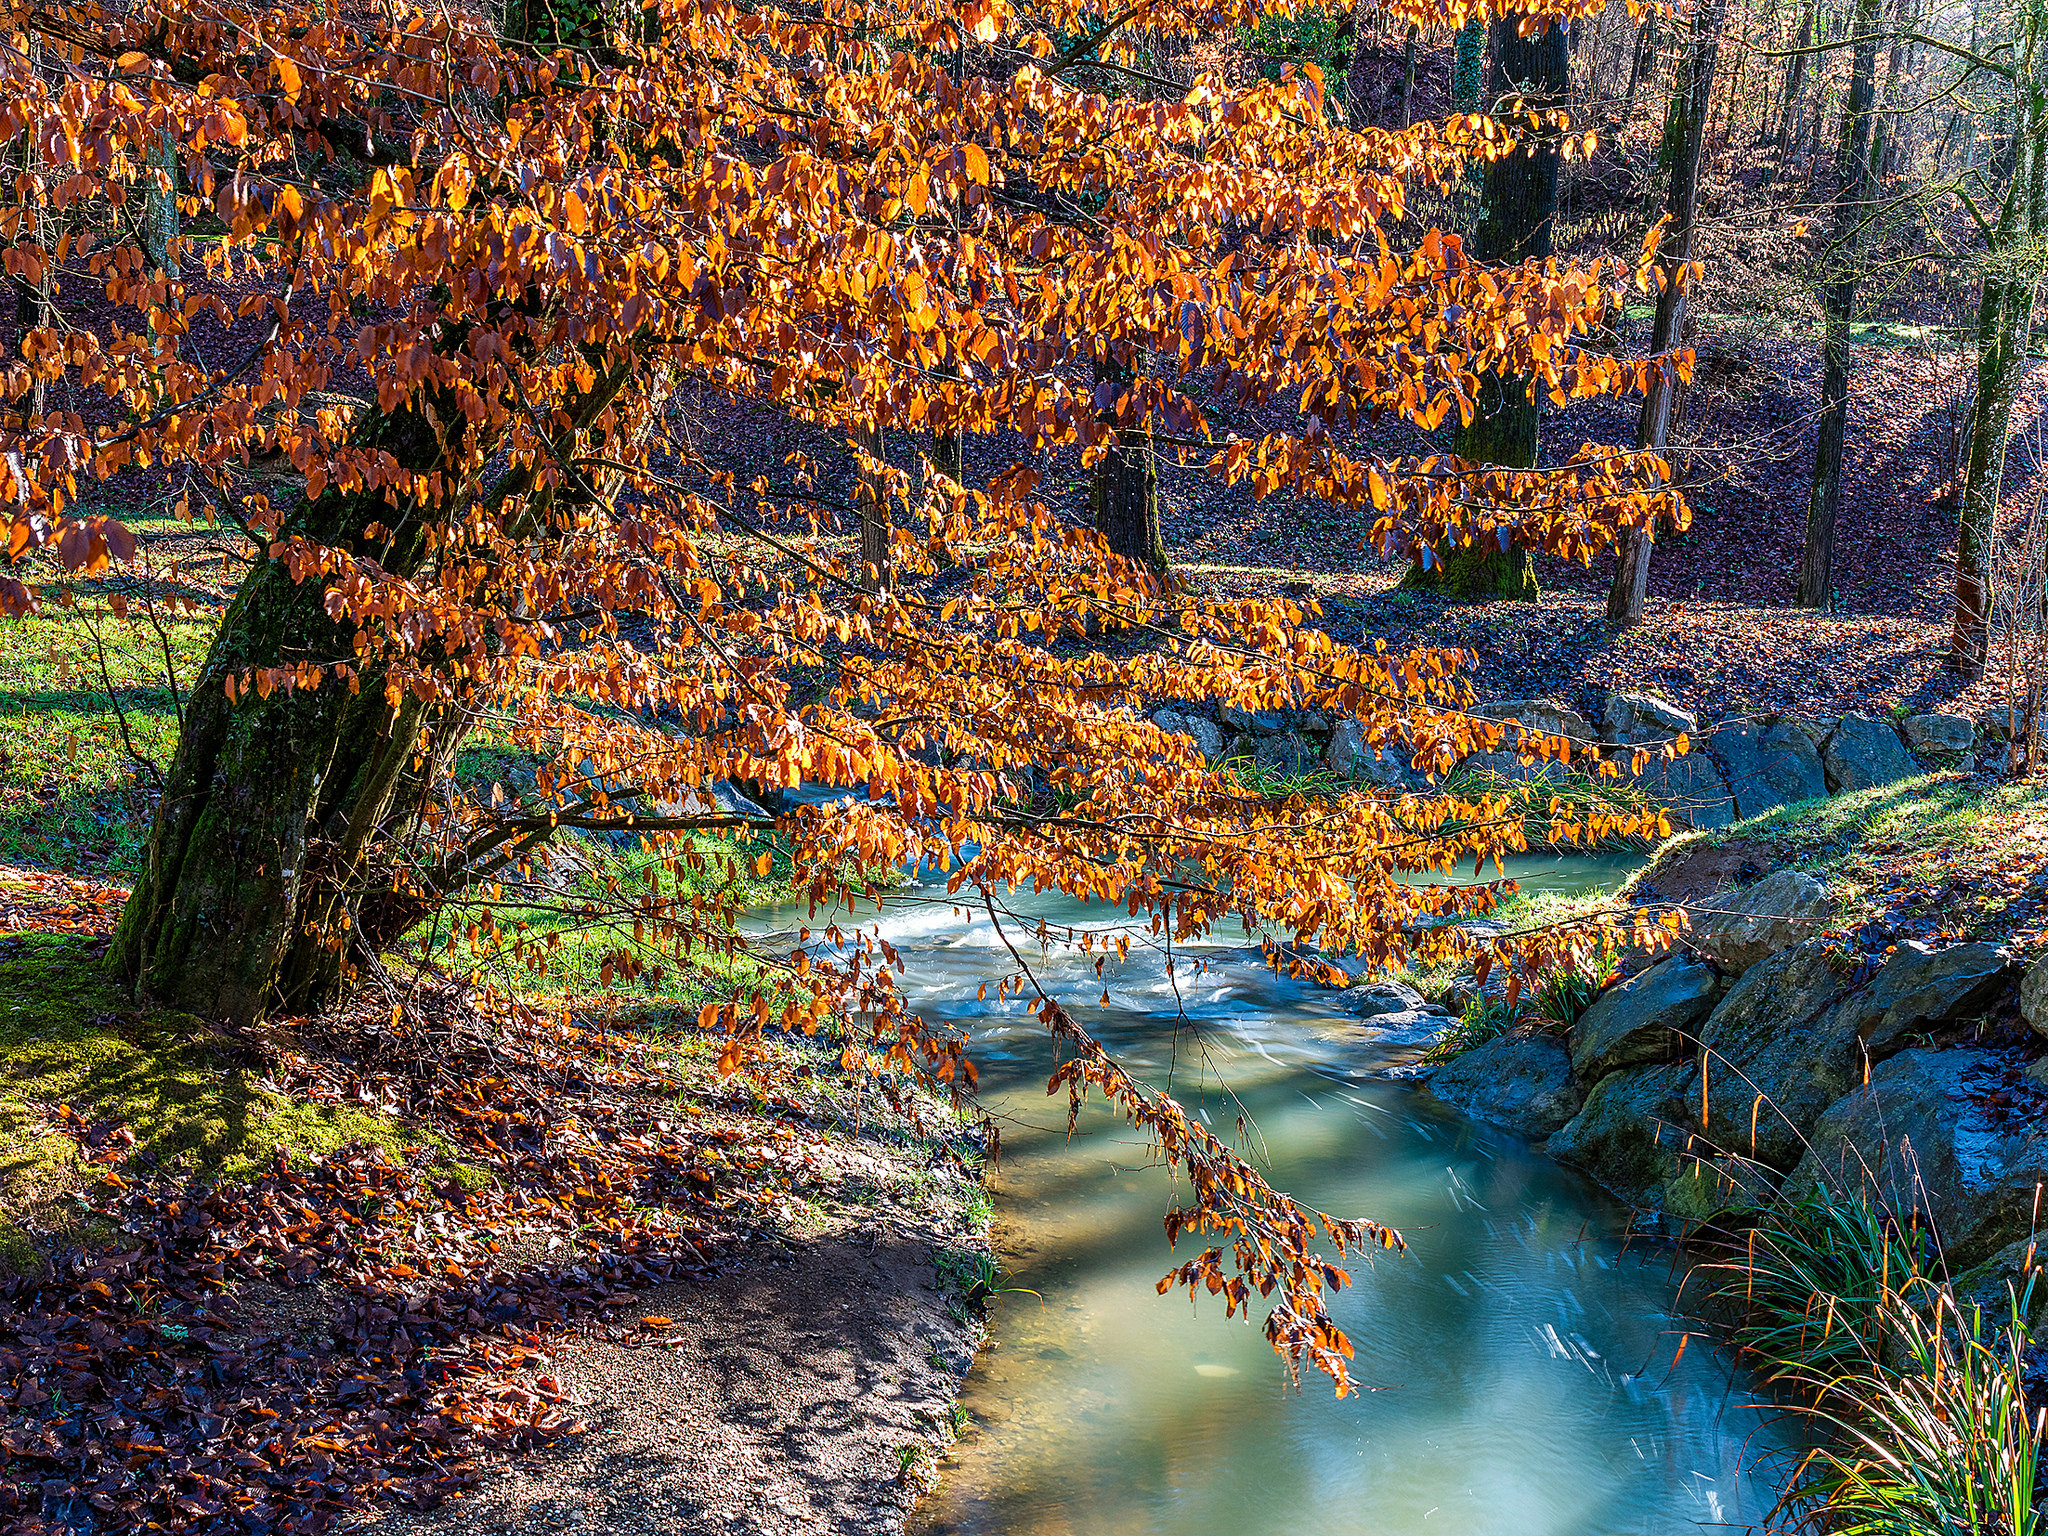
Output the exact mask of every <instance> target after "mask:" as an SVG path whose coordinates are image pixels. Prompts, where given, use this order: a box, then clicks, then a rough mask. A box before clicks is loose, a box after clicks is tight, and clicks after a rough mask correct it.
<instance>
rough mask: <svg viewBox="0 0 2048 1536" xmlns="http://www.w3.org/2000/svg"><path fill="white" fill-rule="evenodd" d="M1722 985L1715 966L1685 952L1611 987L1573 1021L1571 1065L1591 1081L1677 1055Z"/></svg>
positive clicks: (1710, 1008) (1686, 1045)
mask: <svg viewBox="0 0 2048 1536" xmlns="http://www.w3.org/2000/svg"><path fill="white" fill-rule="evenodd" d="M1721 990H1722V982H1721V978H1720V977H1719V976H1717V975H1716V974H1715V973H1714V970H1713V968H1712V967H1711V966H1705V965H1700V964H1698V963H1697V962H1695V961H1692V960H1688V959H1686V958H1685V957H1683V956H1678V957H1675V958H1673V959H1670V960H1666V961H1664V962H1663V963H1661V964H1659V965H1653V966H1651V967H1650V968H1649V969H1648V970H1646V971H1643V972H1642V973H1640V974H1639V975H1636V976H1633V977H1631V978H1630V979H1629V980H1627V981H1624V982H1622V983H1621V984H1620V985H1619V986H1614V987H1609V988H1608V989H1607V990H1606V991H1605V992H1603V993H1601V994H1600V996H1599V997H1598V998H1597V999H1595V1001H1594V1003H1593V1006H1592V1007H1590V1008H1588V1009H1587V1010H1586V1011H1585V1013H1584V1014H1583V1015H1581V1016H1580V1018H1579V1022H1578V1023H1576V1024H1574V1025H1573V1026H1572V1032H1571V1042H1572V1070H1573V1071H1574V1072H1576V1073H1578V1074H1579V1076H1580V1077H1582V1078H1587V1079H1589V1080H1590V1079H1598V1078H1602V1077H1605V1076H1606V1075H1607V1074H1608V1073H1610V1072H1617V1071H1620V1070H1621V1069H1622V1068H1623V1067H1637V1066H1643V1065H1645V1064H1647V1063H1651V1062H1661V1061H1672V1060H1675V1059H1676V1058H1678V1057H1679V1056H1682V1055H1684V1054H1685V1053H1686V1052H1687V1051H1688V1050H1690V1049H1691V1046H1692V1038H1691V1037H1692V1033H1693V1030H1694V1028H1695V1027H1696V1026H1697V1025H1698V1024H1699V1022H1700V1020H1702V1019H1704V1018H1705V1017H1706V1016H1707V1015H1708V1014H1709V1013H1710V1012H1712V1011H1713V1007H1714V1002H1715V999H1717V998H1718V997H1719V996H1720V995H1721Z"/></svg>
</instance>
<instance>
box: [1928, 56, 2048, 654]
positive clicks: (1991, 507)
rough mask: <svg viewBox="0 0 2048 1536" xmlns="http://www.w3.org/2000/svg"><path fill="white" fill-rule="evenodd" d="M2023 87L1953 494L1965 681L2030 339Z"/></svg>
mask: <svg viewBox="0 0 2048 1536" xmlns="http://www.w3.org/2000/svg"><path fill="white" fill-rule="evenodd" d="M2030 55H2031V50H2029V56H2030ZM2023 89H2024V90H2025V92H2026V94H2025V96H2024V97H2023V99H2022V101H2021V103H2020V108H2021V115H2020V123H2019V126H2018V128H2017V130H2016V131H2015V132H2014V134H2013V138H2014V141H2015V142H2014V145H2013V160H2014V175H2013V182H2012V186H2011V189H2010V190H2009V191H2008V193H2007V194H2006V199H2005V206H2004V208H2003V209H2002V210H2001V211H2000V214H1999V220H1998V228H1997V232H1996V239H1995V240H1994V241H1993V249H1992V253H1991V254H1992V256H1993V257H1994V258H2003V259H2002V260H1997V259H1995V260H1994V261H1993V263H1992V264H1991V265H1990V266H1989V267H1988V268H1987V269H1986V271H1985V274H1984V286H1983V289H1982V292H1981V295H1980V297H1979V300H1978V305H1977V398H1976V400H1975V401H1974V402H1972V404H1971V406H1970V423H1969V434H1970V437H1969V449H1968V452H1967V455H1966V457H1965V459H1964V463H1963V489H1962V494H1961V496H1960V497H1959V498H1958V500H1959V502H1960V504H1961V517H1960V521H1959V525H1958V527H1957V530H1956V601H1955V624H1954V628H1953V631H1952V632H1951V634H1950V637H1949V656H1948V659H1949V665H1950V666H1952V667H1954V668H1955V669H1956V670H1957V671H1959V672H1961V673H1962V674H1963V676H1964V677H1966V678H1969V679H1972V680H1974V679H1976V678H1978V677H1981V676H1982V675H1983V672H1984V661H1985V640H1986V635H1987V634H1988V632H1989V629H1990V624H1991V604H1992V600H1993V593H1992V590H1991V546H1992V539H1993V535H1994V533H1995V531H1996V523H1997V519H1998V502H1999V494H2000V490H2001V487H2002V484H2003V481H2004V477H2005V451H2006V442H2007V439H2008V437H2009V435H2010V434H2011V431H2012V411H2013V405H2014V403H2015V401H2016V400H2017V399H2018V396H2019V388H2020V381H2021V379H2022V378H2023V377H2024V376H2025V373H2026V367H2027V354H2028V351H2029V349H2030V347H2031V345H2032V342H2033V329H2034V272H2033V270H2032V268H2031V265H2030V264H2029V263H2028V262H2027V258H2026V257H2025V256H2024V255H2023V254H2022V253H2020V252H2017V251H2015V250H2014V249H2013V247H2015V246H2017V245H2020V244H2022V243H2030V242H2032V241H2034V240H2038V239H2039V238H2040V236H2041V234H2042V232H2043V230H2044V228H2048V101H2044V99H2043V90H2042V87H2040V86H2039V85H2037V84H2036V83H2034V82H2033V81H2032V80H2031V79H2030V80H2028V81H2026V82H2025V83H2024V86H2023ZM2015 265H2018V266H2019V267H2020V270H2019V271H2015V270H2014V267H2015Z"/></svg>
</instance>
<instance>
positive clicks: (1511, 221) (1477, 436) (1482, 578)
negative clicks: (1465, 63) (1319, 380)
mask: <svg viewBox="0 0 2048 1536" xmlns="http://www.w3.org/2000/svg"><path fill="white" fill-rule="evenodd" d="M1492 60H1493V62H1492V71H1491V74H1490V76H1489V78H1488V88H1489V90H1490V92H1491V94H1492V97H1493V99H1494V101H1495V102H1496V103H1500V104H1502V105H1503V106H1509V104H1512V105H1511V106H1509V110H1510V111H1515V112H1522V113H1527V114H1529V115H1530V116H1531V119H1532V123H1533V122H1534V121H1535V120H1538V119H1539V118H1540V117H1541V115H1542V114H1546V113H1554V112H1555V109H1556V108H1557V107H1559V106H1560V105H1561V104H1562V103H1563V102H1564V100H1565V98H1566V96H1567V95H1568V93H1569V92H1570V89H1571V52H1570V48H1569V46H1568V39H1567V36H1566V32H1565V24H1564V23H1563V22H1562V21H1557V22H1554V23H1542V22H1539V23H1538V24H1537V29H1536V30H1533V31H1532V32H1529V33H1526V34H1525V33H1524V31H1523V29H1522V22H1521V19H1520V18H1518V17H1515V16H1502V17H1499V18H1496V19H1495V21H1494V22H1493V25H1492ZM1558 159H1559V146H1558V142H1557V139H1556V137H1555V136H1554V134H1552V133H1544V132H1541V131H1540V130H1539V131H1533V132H1531V133H1529V135H1528V137H1527V138H1525V139H1524V141H1523V142H1522V143H1521V144H1520V145H1519V146H1518V147H1517V148H1516V150H1515V152H1514V153H1512V154H1507V155H1501V156H1498V157H1496V158H1494V159H1492V160H1489V161H1488V162H1487V165H1486V171H1485V180H1484V183H1483V188H1482V191H1481V195H1480V205H1479V218H1478V221H1477V224H1476V227H1475V228H1474V230H1473V233H1472V239H1471V247H1472V251H1473V254H1474V255H1476V256H1477V257H1478V259H1479V260H1481V261H1483V262H1489V263H1526V262H1541V261H1544V260H1546V259H1547V258H1548V257H1549V256H1550V253H1551V244H1552V235H1553V232H1554V222H1555V219H1556V214H1557V166H1558ZM1542 411H1543V407H1542V396H1541V395H1540V394H1539V393H1538V392H1537V388H1536V381H1535V380H1534V379H1533V378H1531V377H1528V376H1525V375H1520V374H1502V373H1498V372H1493V371H1488V372H1486V373H1483V374H1481V375H1480V376H1479V387H1478V390H1477V398H1476V400H1475V401H1474V405H1473V408H1472V409H1471V410H1470V412H1469V414H1461V416H1460V419H1459V421H1458V424H1457V426H1456V428H1455V429H1454V430H1453V432H1452V435H1451V440H1452V449H1453V451H1454V452H1455V453H1456V454H1457V455H1458V456H1459V457H1460V458H1461V459H1465V460H1468V461H1471V462H1474V463H1481V464H1503V465H1510V466H1513V467H1516V468H1527V467H1529V466H1531V465H1533V464H1535V462H1536V451H1537V438H1538V431H1539V428H1540V426H1541V424H1542ZM1402 584H1403V585H1404V586H1411V587H1430V588H1435V589H1438V590H1441V591H1445V592H1449V593H1452V594H1453V595H1455V596H1458V597H1466V598H1506V599H1510V600H1516V601H1531V600H1533V599H1534V598H1535V596H1536V566H1535V561H1534V560H1533V559H1532V557H1531V555H1530V553H1529V551H1528V550H1527V549H1526V548H1524V547H1520V546H1511V545H1507V544H1503V543H1502V542H1500V541H1498V540H1494V541H1487V540H1475V541H1473V542H1471V543H1462V542H1461V543H1454V544H1449V545H1446V546H1444V547H1441V548H1439V549H1436V550H1433V551H1431V552H1430V553H1429V555H1428V556H1426V557H1425V558H1423V559H1421V560H1419V561H1418V562H1417V563H1416V564H1415V565H1414V566H1412V567H1411V568H1410V569H1409V571H1408V574H1407V575H1406V576H1405V577H1404V578H1403V581H1402Z"/></svg>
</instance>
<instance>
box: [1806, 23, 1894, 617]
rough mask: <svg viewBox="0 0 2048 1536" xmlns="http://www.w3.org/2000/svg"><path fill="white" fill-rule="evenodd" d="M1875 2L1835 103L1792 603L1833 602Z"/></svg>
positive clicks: (1863, 216)
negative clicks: (1806, 476)
mask: <svg viewBox="0 0 2048 1536" xmlns="http://www.w3.org/2000/svg"><path fill="white" fill-rule="evenodd" d="M1879 6H1880V0H1857V4H1856V17H1855V21H1854V23H1853V25H1852V30H1851V35H1850V46H1851V47H1852V49H1853V50H1854V51H1853V53H1852V54H1851V56H1850V65H1849V94H1848V97H1847V99H1846V100H1845V102H1844V103H1843V107H1842V138H1841V145H1840V150H1839V152H1838V154H1837V155H1836V174H1837V176H1838V177H1839V180H1840V185H1839V186H1838V188H1837V190H1836V193H1835V203H1834V216H1833V225H1832V228H1831V230H1830V232H1829V239H1828V248H1827V252H1826V256H1825V270H1824V273H1823V276H1822V280H1821V288H1820V305H1821V326H1822V330H1821V384H1820V423H1819V432H1818V435H1817V437H1816V439H1815V442H1814V449H1813V487H1812V491H1811V493H1810V494H1809V496H1808V498H1807V504H1806V549H1805V552H1804V554H1803V555H1802V557H1801V559H1800V564H1799V606H1800V607H1802V608H1825V607H1827V606H1829V604H1830V603H1831V602H1832V601H1833V599H1834V581H1835V520H1836V519H1837V518H1838V517H1839V516H1840V515H1841V510H1842V444H1843V439H1844V438H1845V436H1846V435H1847V433H1848V429H1849V323H1850V320H1851V319H1852V317H1853V316H1854V313H1855V308H1856V289H1857V287H1858V285H1859V284H1860V283H1861V282H1862V280H1863V270H1862V262H1861V260H1860V257H1859V250H1860V247H1861V246H1862V244H1863V238H1864V229H1865V226H1866V225H1867V224H1868V222H1869V220H1870V216H1871V209H1870V201H1871V195H1870V194H1871V181H1872V177H1871V171H1870V135H1871V120H1872V118H1873V117H1874V116H1875V113H1874V110H1873V109H1874V107H1875V105H1876V93H1877V44H1878V20H1879Z"/></svg>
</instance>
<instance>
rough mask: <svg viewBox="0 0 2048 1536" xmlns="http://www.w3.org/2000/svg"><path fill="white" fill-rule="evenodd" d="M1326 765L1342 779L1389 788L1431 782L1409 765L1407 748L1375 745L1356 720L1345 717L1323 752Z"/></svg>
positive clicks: (1412, 786)
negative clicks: (1370, 741)
mask: <svg viewBox="0 0 2048 1536" xmlns="http://www.w3.org/2000/svg"><path fill="white" fill-rule="evenodd" d="M1323 766H1324V767H1325V768H1327V769H1329V770H1330V772H1332V773H1334V774H1336V775H1337V776H1338V777H1339V778H1345V779H1354V780H1357V781H1359V782H1361V783H1365V784H1378V785H1380V786H1381V787H1383V788H1386V789H1419V788H1421V787H1422V786H1423V784H1424V783H1426V782H1427V781H1426V780H1425V778H1424V776H1423V775H1422V774H1419V773H1417V772H1416V771H1415V770H1414V768H1412V767H1411V766H1409V754H1408V750H1407V749H1406V748H1404V747H1374V746H1371V745H1369V744H1368V743H1367V741H1366V739H1365V730H1364V728H1363V727H1362V726H1360V725H1359V723H1358V722H1357V721H1356V720H1353V719H1349V718H1346V719H1342V720H1339V721H1338V722H1337V723H1336V724H1335V725H1334V726H1332V727H1331V728H1330V744H1329V746H1328V747H1326V748H1325V749H1324V751H1323Z"/></svg>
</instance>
